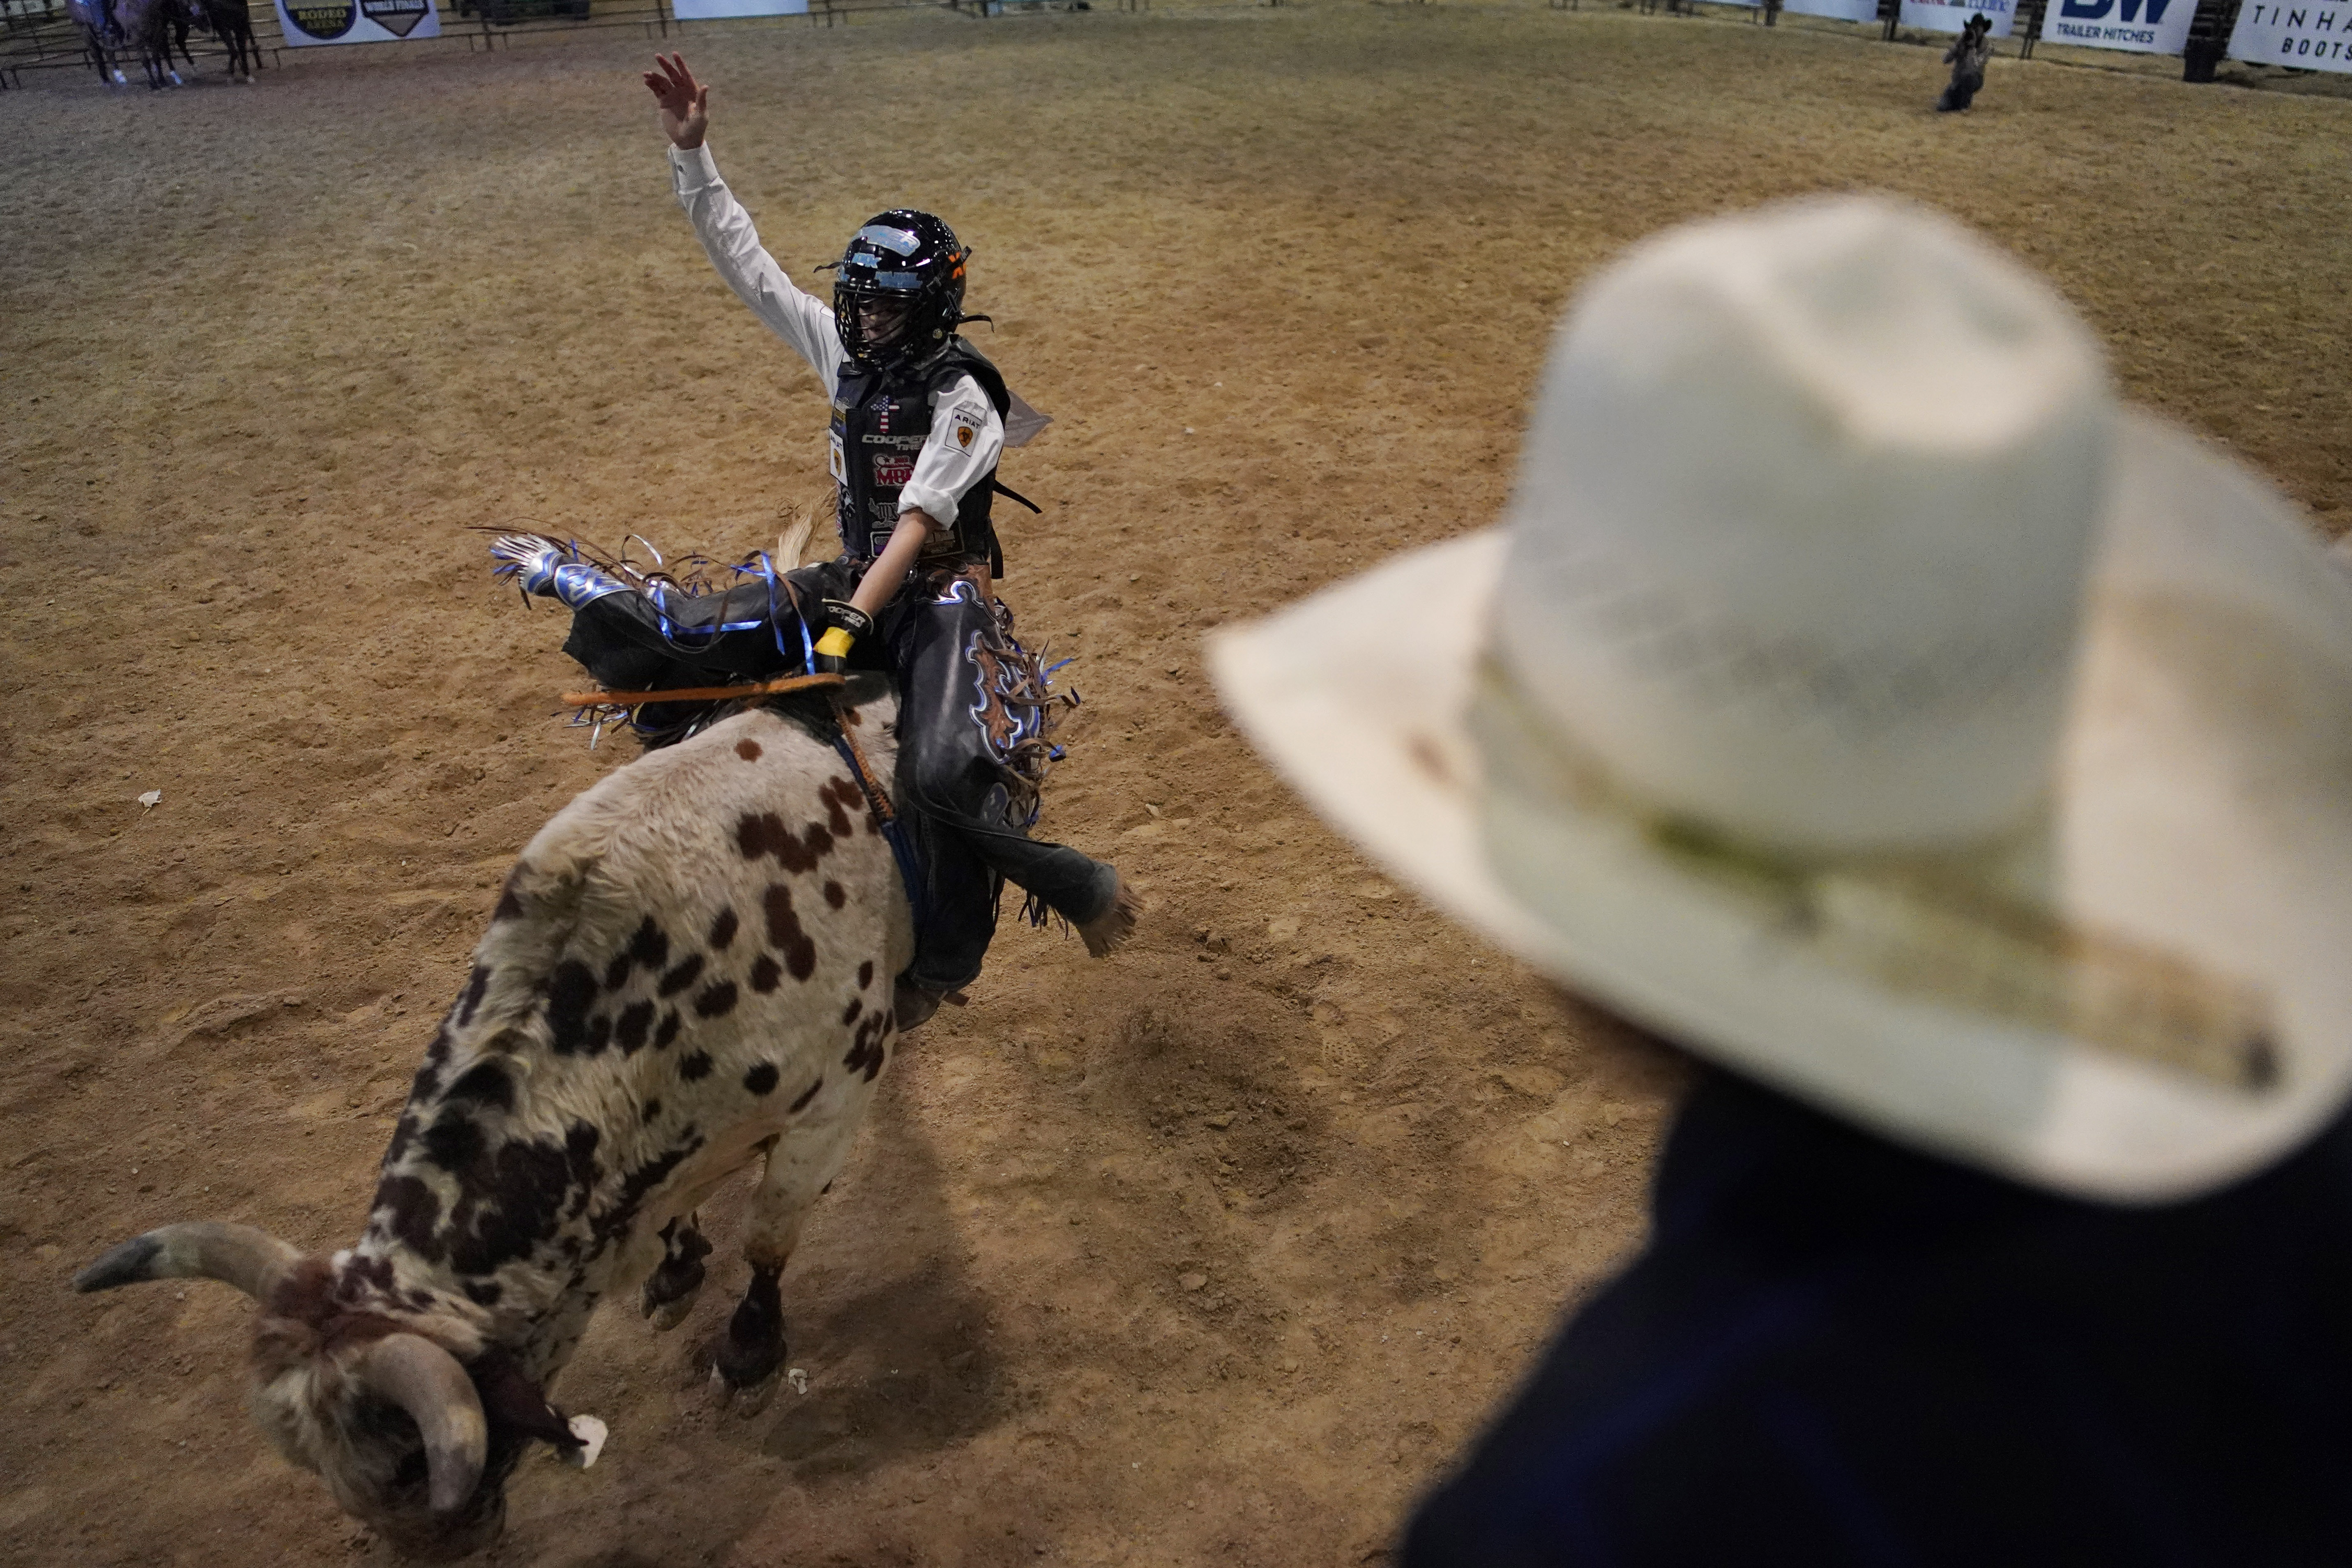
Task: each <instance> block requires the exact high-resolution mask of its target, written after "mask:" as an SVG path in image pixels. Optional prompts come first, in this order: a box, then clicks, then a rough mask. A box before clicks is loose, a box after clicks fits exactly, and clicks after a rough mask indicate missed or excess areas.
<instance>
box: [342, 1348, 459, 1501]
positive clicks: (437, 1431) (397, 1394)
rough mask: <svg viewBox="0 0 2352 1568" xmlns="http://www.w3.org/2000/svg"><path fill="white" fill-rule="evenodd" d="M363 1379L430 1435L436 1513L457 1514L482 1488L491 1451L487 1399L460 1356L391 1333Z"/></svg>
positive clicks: (370, 1358)
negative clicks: (484, 1407) (484, 1406)
mask: <svg viewBox="0 0 2352 1568" xmlns="http://www.w3.org/2000/svg"><path fill="white" fill-rule="evenodd" d="M360 1380H361V1382H362V1383H364V1384H366V1385H367V1386H368V1387H369V1388H370V1389H371V1390H373V1392H374V1393H376V1394H380V1395H382V1396H383V1398H385V1399H389V1400H390V1401H392V1402H393V1403H394V1405H399V1406H400V1407H401V1408H402V1409H403V1410H405V1411H407V1412H408V1414H409V1415H410V1416H411V1417H412V1418H413V1419H414V1420H415V1423H416V1429H417V1431H419V1432H421V1433H423V1434H424V1436H425V1464H426V1466H427V1467H428V1470H429V1473H430V1475H431V1477H432V1482H433V1491H432V1502H433V1511H434V1512H435V1513H455V1512H457V1510H459V1509H460V1508H463V1507H464V1506H465V1504H466V1500H467V1498H469V1497H472V1496H473V1495H474V1489H475V1488H476V1487H477V1486H478V1485H480V1484H481V1479H482V1466H483V1465H484V1464H485V1463H487V1462H488V1458H489V1451H490V1426H489V1423H488V1421H486V1420H484V1419H483V1417H482V1396H481V1395H480V1394H477V1393H476V1392H474V1380H473V1379H472V1378H470V1377H467V1375H466V1369H465V1368H464V1367H462V1366H459V1365H458V1364H457V1357H456V1356H453V1355H451V1354H450V1353H449V1352H447V1351H446V1350H443V1349H442V1348H441V1347H440V1346H439V1345H436V1344H435V1343H434V1342H432V1341H431V1340H428V1339H426V1338H425V1336H424V1335H422V1334H388V1335H386V1336H385V1337H384V1338H383V1339H381V1340H378V1341H377V1342H375V1344H374V1346H373V1348H372V1349H370V1350H369V1352H367V1359H366V1360H365V1361H363V1362H362V1363H360Z"/></svg>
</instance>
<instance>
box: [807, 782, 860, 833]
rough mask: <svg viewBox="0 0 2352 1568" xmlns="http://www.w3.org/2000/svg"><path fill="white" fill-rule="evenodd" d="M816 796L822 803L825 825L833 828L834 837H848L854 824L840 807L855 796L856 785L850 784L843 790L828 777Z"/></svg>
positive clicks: (853, 799)
mask: <svg viewBox="0 0 2352 1568" xmlns="http://www.w3.org/2000/svg"><path fill="white" fill-rule="evenodd" d="M816 797H817V799H818V800H820V801H823V802H824V825H825V826H827V827H828V828H831V829H832V830H833V836H834V837H835V838H846V837H849V835H850V832H851V830H852V827H853V826H854V825H853V824H852V823H851V822H850V820H849V813H848V812H846V811H845V810H843V809H842V808H843V807H844V806H845V805H849V804H850V803H851V802H852V801H855V800H856V798H857V786H856V785H855V784H852V785H850V786H849V787H848V788H847V789H846V790H843V789H841V788H839V787H837V786H836V784H835V782H834V781H833V780H830V779H828V780H826V781H825V783H824V787H822V788H820V789H819V790H818V791H817V792H816Z"/></svg>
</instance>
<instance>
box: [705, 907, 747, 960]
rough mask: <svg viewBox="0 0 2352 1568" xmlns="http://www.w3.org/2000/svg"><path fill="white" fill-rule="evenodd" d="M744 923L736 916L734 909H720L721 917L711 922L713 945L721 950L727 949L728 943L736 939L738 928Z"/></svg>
mask: <svg viewBox="0 0 2352 1568" xmlns="http://www.w3.org/2000/svg"><path fill="white" fill-rule="evenodd" d="M742 923H743V922H742V921H739V920H737V919H736V918H735V911H734V910H719V918H718V919H717V920H715V921H711V922H710V945H711V947H712V948H713V949H715V950H717V951H718V952H725V951H727V944H728V943H729V942H733V941H734V940H735V932H736V930H737V929H738V928H739V927H740V926H741V925H742Z"/></svg>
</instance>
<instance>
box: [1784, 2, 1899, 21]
mask: <svg viewBox="0 0 2352 1568" xmlns="http://www.w3.org/2000/svg"><path fill="white" fill-rule="evenodd" d="M1783 8H1784V9H1786V10H1790V11H1794V12H1796V13H1797V14H1798V15H1800V16H1834V17H1836V18H1837V19H1838V20H1839V21H1841V22H1875V21H1877V20H1878V0H1783Z"/></svg>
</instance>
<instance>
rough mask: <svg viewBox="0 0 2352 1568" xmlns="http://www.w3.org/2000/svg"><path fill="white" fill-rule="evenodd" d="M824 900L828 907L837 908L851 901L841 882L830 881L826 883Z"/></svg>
mask: <svg viewBox="0 0 2352 1568" xmlns="http://www.w3.org/2000/svg"><path fill="white" fill-rule="evenodd" d="M824 902H825V907H826V908H827V909H835V910H837V909H839V908H841V906H842V905H844V904H845V903H847V902H849V895H848V894H847V893H845V892H844V891H842V888H841V884H840V883H838V882H833V881H828V882H827V883H825V885H824Z"/></svg>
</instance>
